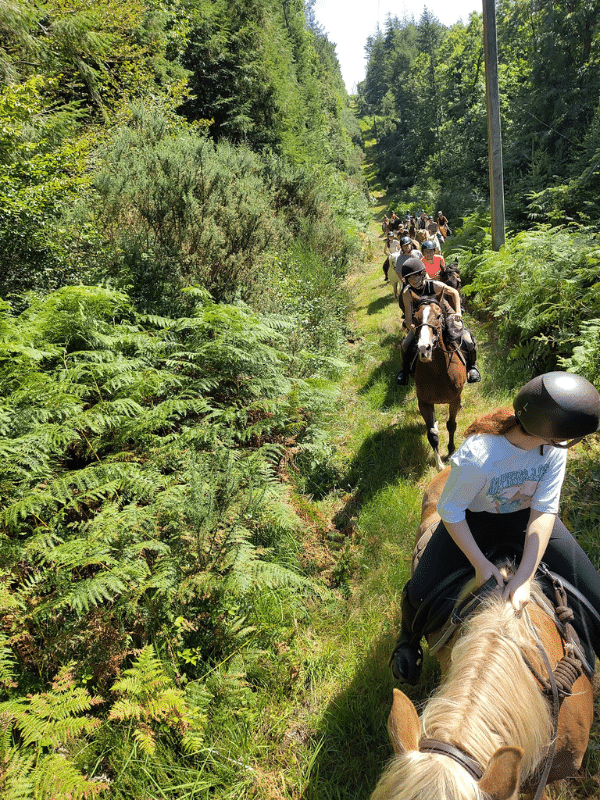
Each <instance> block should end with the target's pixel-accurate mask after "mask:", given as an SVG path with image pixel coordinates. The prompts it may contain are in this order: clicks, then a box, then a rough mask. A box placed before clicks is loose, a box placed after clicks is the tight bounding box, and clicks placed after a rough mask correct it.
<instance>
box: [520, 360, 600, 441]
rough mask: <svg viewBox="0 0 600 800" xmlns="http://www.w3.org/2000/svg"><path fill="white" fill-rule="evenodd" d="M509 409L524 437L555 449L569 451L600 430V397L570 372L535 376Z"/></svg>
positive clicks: (589, 385)
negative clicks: (563, 448)
mask: <svg viewBox="0 0 600 800" xmlns="http://www.w3.org/2000/svg"><path fill="white" fill-rule="evenodd" d="M513 407H514V409H515V415H516V417H517V419H518V420H519V422H520V423H521V425H522V427H523V428H524V430H525V431H526V432H527V433H529V434H531V435H532V436H539V437H540V438H542V439H547V440H550V441H552V442H553V444H555V446H557V447H569V446H570V445H572V444H576V442H578V441H580V440H581V439H583V437H584V436H587V435H588V434H589V433H595V432H596V431H598V430H600V395H599V394H598V391H597V390H596V388H595V387H594V386H592V384H591V383H590V382H589V381H588V380H586V379H585V378H583V377H582V376H581V375H575V374H574V373H572V372H546V373H545V374H544V375H538V376H537V378H533V380H531V381H529V383H526V384H525V386H523V388H522V389H521V390H520V392H519V393H518V394H517V396H516V397H515V399H514V403H513ZM569 440H575V441H569Z"/></svg>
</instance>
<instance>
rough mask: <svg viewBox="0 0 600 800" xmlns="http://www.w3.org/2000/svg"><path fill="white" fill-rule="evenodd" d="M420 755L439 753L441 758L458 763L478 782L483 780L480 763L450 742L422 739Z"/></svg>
mask: <svg viewBox="0 0 600 800" xmlns="http://www.w3.org/2000/svg"><path fill="white" fill-rule="evenodd" d="M419 752H420V753H437V754H438V755H441V756H448V758H451V759H452V760H453V761H456V762H457V763H458V764H460V765H461V767H464V768H465V769H466V770H467V772H468V773H469V775H470V776H471V777H472V778H474V779H475V780H476V781H479V780H481V776H482V775H483V768H482V766H481V764H480V763H479V762H478V761H475V759H474V758H471V756H469V755H467V753H465V752H464V750H461V749H460V748H459V747H455V746H454V745H452V744H448V742H440V740H439V739H421V741H420V742H419Z"/></svg>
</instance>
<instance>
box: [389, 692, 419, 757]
mask: <svg viewBox="0 0 600 800" xmlns="http://www.w3.org/2000/svg"><path fill="white" fill-rule="evenodd" d="M388 733H389V735H390V739H391V741H392V747H393V748H394V753H396V754H399V753H406V752H408V751H409V750H418V749H419V739H420V738H421V723H420V722H419V715H418V714H417V710H416V708H415V707H414V705H413V704H412V702H411V701H410V699H409V698H408V697H407V696H406V695H405V694H404V692H401V691H400V689H394V702H393V703H392V710H391V711H390V716H389V717H388Z"/></svg>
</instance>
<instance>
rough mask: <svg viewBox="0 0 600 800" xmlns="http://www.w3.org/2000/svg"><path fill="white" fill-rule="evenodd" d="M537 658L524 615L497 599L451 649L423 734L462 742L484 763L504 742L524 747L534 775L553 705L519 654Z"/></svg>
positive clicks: (547, 738) (549, 728) (528, 771)
mask: <svg viewBox="0 0 600 800" xmlns="http://www.w3.org/2000/svg"><path fill="white" fill-rule="evenodd" d="M519 649H521V651H523V652H525V653H527V656H528V658H530V660H531V661H532V662H533V663H537V662H538V654H537V650H536V648H535V646H534V644H533V642H532V640H531V636H530V634H529V633H528V630H527V628H526V623H525V620H524V619H520V620H518V619H517V618H516V617H515V615H514V612H513V610H512V607H510V605H509V604H506V603H504V602H503V601H501V600H497V601H495V602H494V603H493V604H491V605H490V606H489V607H488V608H486V609H485V610H484V611H482V612H480V613H479V614H477V615H475V617H473V619H472V620H471V623H470V626H469V630H468V633H467V634H465V635H464V636H463V637H461V638H460V639H459V641H458V642H457V643H456V645H455V646H454V648H453V652H452V661H451V666H450V670H449V672H448V676H447V679H446V680H445V681H444V683H443V685H442V687H441V688H440V690H439V692H438V694H437V695H436V696H435V697H434V698H433V699H432V700H431V701H430V703H429V704H428V706H427V707H426V709H425V712H424V714H423V718H422V721H423V728H424V730H425V735H426V736H427V737H431V738H440V739H443V740H444V741H450V742H454V743H456V744H459V745H460V747H462V748H463V749H464V750H465V751H466V752H468V753H469V754H470V755H471V756H472V757H473V758H475V759H477V760H478V761H479V762H480V763H481V764H484V765H485V764H487V762H488V761H489V759H490V758H491V756H492V755H493V753H494V752H495V751H496V750H497V749H498V748H499V747H501V746H502V745H504V744H511V745H514V746H517V747H520V748H521V749H522V750H523V753H524V756H523V775H524V776H526V775H531V774H533V772H534V771H535V769H536V766H537V765H538V764H539V762H540V760H541V758H542V756H543V754H544V752H545V749H546V748H547V746H548V744H549V743H550V739H551V736H552V724H551V719H550V711H549V706H548V704H547V702H546V700H545V698H544V696H543V695H542V693H541V691H540V690H539V687H538V685H537V683H536V681H535V678H534V677H533V674H532V673H531V671H530V669H529V668H528V667H527V666H526V665H525V662H524V660H523V658H522V657H521V655H520V654H519Z"/></svg>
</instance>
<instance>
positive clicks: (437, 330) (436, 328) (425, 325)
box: [415, 300, 444, 347]
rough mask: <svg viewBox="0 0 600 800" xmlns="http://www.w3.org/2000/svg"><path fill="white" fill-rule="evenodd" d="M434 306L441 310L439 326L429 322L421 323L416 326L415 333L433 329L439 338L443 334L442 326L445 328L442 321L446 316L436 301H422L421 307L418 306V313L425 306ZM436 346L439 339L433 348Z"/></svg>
mask: <svg viewBox="0 0 600 800" xmlns="http://www.w3.org/2000/svg"><path fill="white" fill-rule="evenodd" d="M434 304H435V305H436V306H437V307H438V308H439V309H440V316H439V317H438V318H437V321H438V324H437V325H430V323H429V322H420V323H419V324H418V325H415V331H418V330H420V329H421V328H431V330H432V331H434V332H435V333H436V334H437V336H439V335H440V334H441V332H442V326H443V322H442V319H443V316H444V315H443V313H442V309H441V308H440V306H439V304H438V303H437V302H436V301H435V300H422V301H421V302H420V303H419V305H418V306H417V311H418V310H419V309H420V308H422V307H423V306H431V305H434ZM436 344H438V342H437V338H436V341H435V343H434V345H433V346H434V347H435V345H436Z"/></svg>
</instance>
